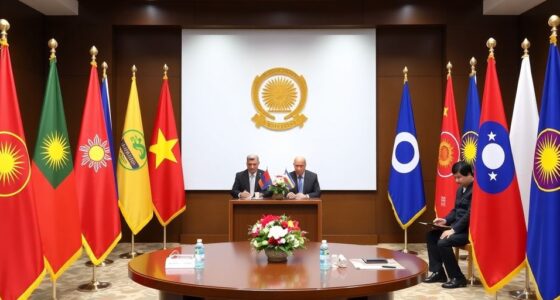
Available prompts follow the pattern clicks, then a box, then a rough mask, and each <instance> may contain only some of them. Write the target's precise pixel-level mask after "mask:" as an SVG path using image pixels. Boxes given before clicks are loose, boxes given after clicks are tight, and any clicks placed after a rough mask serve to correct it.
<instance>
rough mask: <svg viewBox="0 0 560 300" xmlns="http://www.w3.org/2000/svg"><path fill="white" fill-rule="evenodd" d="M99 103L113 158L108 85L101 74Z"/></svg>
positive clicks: (113, 148)
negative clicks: (101, 105) (101, 106)
mask: <svg viewBox="0 0 560 300" xmlns="http://www.w3.org/2000/svg"><path fill="white" fill-rule="evenodd" d="M101 103H102V104H103V116H104V117H105V127H106V128H107V137H108V138H109V149H110V150H111V157H115V147H113V145H114V144H113V126H112V122H111V104H110V99H109V85H108V83H107V75H105V74H103V79H102V80H101ZM116 161H117V160H116V159H113V167H114V168H115V170H116V167H117V166H116V165H115V163H116Z"/></svg>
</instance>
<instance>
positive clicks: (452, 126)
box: [434, 72, 460, 218]
mask: <svg viewBox="0 0 560 300" xmlns="http://www.w3.org/2000/svg"><path fill="white" fill-rule="evenodd" d="M459 137H460V134H459V125H457V113H456V111H455V96H454V95H453V80H452V78H451V72H449V74H448V75H447V87H446V90H445V103H444V105H443V116H442V120H441V133H440V140H439V154H438V164H437V168H436V169H437V176H436V196H435V203H434V208H435V210H436V216H437V217H440V218H443V217H445V216H447V214H448V213H449V211H451V209H453V207H455V195H456V192H457V190H456V189H457V187H456V184H455V177H453V172H452V171H451V167H453V164H455V163H456V162H458V161H459V154H460V148H459Z"/></svg>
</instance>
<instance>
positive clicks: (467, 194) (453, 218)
mask: <svg viewBox="0 0 560 300" xmlns="http://www.w3.org/2000/svg"><path fill="white" fill-rule="evenodd" d="M451 170H452V172H453V176H454V177H455V182H456V183H458V184H459V188H458V189H457V195H456V197H455V207H454V208H453V209H452V210H451V211H450V212H449V214H448V215H447V216H446V217H445V218H436V219H434V221H433V222H434V224H437V225H448V226H451V229H448V230H445V231H442V230H439V229H435V230H432V231H430V232H428V235H427V238H426V239H427V245H428V258H429V270H430V271H431V272H432V274H431V275H430V276H428V277H426V279H424V282H428V283H432V282H445V283H444V284H443V285H442V287H444V288H450V289H452V288H458V287H465V286H467V279H466V278H465V275H463V273H462V272H461V269H460V268H459V265H458V263H457V259H456V258H455V255H454V254H453V247H454V246H463V245H466V244H468V243H469V218H470V212H471V198H472V185H473V181H474V173H473V170H472V167H471V166H470V165H469V164H467V163H466V162H463V161H459V162H457V163H455V164H454V165H453V167H452V169H451ZM442 263H443V265H444V266H445V269H446V270H447V274H448V275H449V277H450V280H449V281H447V276H446V275H445V272H444V270H443V266H442Z"/></svg>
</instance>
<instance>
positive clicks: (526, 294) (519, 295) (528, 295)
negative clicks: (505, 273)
mask: <svg viewBox="0 0 560 300" xmlns="http://www.w3.org/2000/svg"><path fill="white" fill-rule="evenodd" d="M509 296H510V297H512V298H514V299H537V295H535V292H533V291H531V290H527V289H523V290H517V291H510V292H509Z"/></svg>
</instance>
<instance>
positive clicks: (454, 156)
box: [437, 131, 459, 177]
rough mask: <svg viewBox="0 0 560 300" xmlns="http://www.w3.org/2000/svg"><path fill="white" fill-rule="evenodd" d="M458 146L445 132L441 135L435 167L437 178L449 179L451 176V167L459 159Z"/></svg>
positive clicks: (453, 138) (450, 135)
mask: <svg viewBox="0 0 560 300" xmlns="http://www.w3.org/2000/svg"><path fill="white" fill-rule="evenodd" d="M458 146H459V143H458V142H457V140H456V139H455V137H454V136H453V135H452V134H450V133H449V132H447V131H444V132H442V133H441V142H440V143H439V153H438V166H437V172H438V175H439V176H441V177H449V176H451V175H453V174H452V173H451V167H452V166H453V164H454V163H455V162H456V161H457V160H458V159H459V153H457V149H458Z"/></svg>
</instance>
